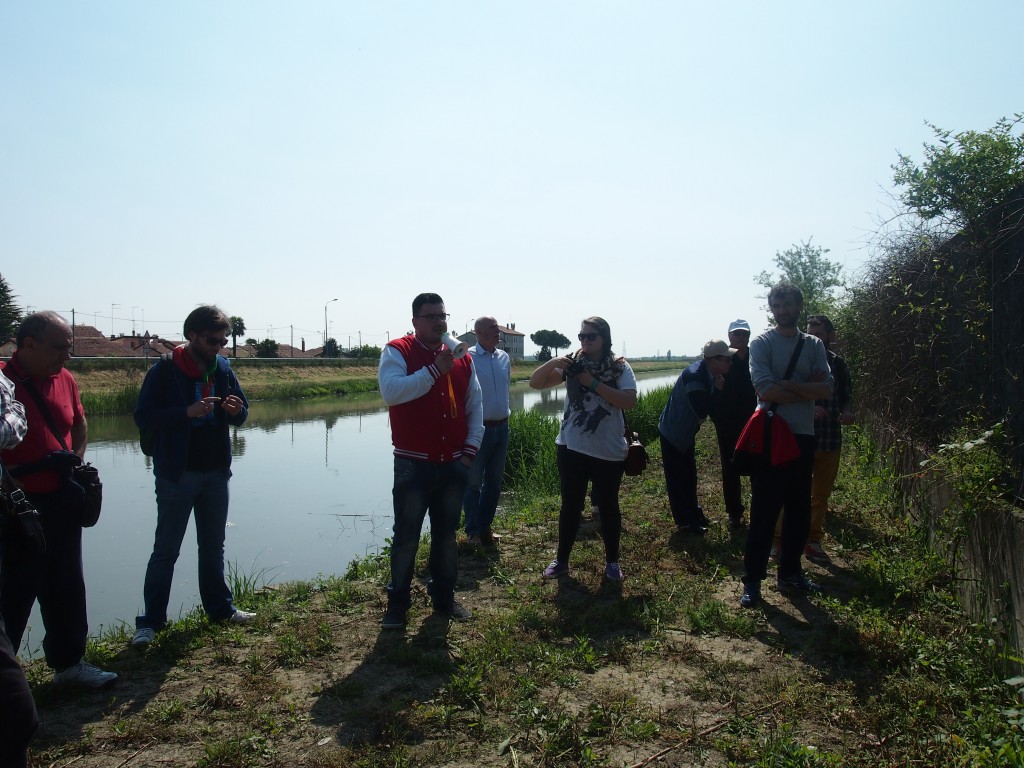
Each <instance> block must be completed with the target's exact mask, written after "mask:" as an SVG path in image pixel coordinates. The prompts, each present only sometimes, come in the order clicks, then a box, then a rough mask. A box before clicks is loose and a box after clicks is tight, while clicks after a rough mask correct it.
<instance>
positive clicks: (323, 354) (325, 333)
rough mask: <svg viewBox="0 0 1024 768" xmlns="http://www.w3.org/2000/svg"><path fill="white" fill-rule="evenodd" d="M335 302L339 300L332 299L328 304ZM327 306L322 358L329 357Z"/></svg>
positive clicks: (325, 305)
mask: <svg viewBox="0 0 1024 768" xmlns="http://www.w3.org/2000/svg"><path fill="white" fill-rule="evenodd" d="M335 301H337V299H331V300H330V301H328V302H327V304H330V303H332V302H335ZM327 304H324V351H323V353H321V355H320V357H327Z"/></svg>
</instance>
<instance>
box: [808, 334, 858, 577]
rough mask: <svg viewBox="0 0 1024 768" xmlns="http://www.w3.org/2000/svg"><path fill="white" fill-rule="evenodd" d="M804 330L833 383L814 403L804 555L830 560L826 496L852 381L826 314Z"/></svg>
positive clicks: (847, 420) (849, 419)
mask: <svg viewBox="0 0 1024 768" xmlns="http://www.w3.org/2000/svg"><path fill="white" fill-rule="evenodd" d="M807 333H809V334H810V335H811V336H817V337H818V338H819V339H821V341H822V343H823V344H824V345H825V354H826V355H827V356H828V367H829V368H830V369H831V370H832V377H833V378H834V379H835V386H834V387H833V389H832V396H831V397H829V398H828V399H827V400H817V401H815V403H814V440H815V450H814V473H813V474H812V476H811V529H810V533H808V535H807V545H806V546H805V547H804V555H805V556H806V557H807V559H808V560H811V561H812V562H819V563H822V562H825V563H827V562H828V561H829V556H828V553H827V552H826V551H825V549H824V548H823V547H822V546H821V540H822V538H823V537H824V526H825V515H826V513H827V512H828V499H829V496H831V495H832V489H833V488H834V487H835V484H836V476H837V475H838V474H839V457H840V452H841V450H842V447H843V427H842V425H843V424H853V423H854V420H855V419H854V415H853V407H852V403H853V382H852V381H851V379H850V367H849V366H848V365H847V364H846V361H845V360H843V358H841V357H840V356H839V355H837V354H836V353H835V352H833V351H832V345H833V344H834V343H835V340H836V331H835V327H834V326H833V325H832V320H831V319H830V318H829V317H828V316H827V315H808V316H807Z"/></svg>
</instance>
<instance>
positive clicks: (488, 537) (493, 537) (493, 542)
mask: <svg viewBox="0 0 1024 768" xmlns="http://www.w3.org/2000/svg"><path fill="white" fill-rule="evenodd" d="M480 541H482V542H483V545H484V546H485V547H496V546H498V542H499V541H501V536H499V535H498V534H496V533H495V532H494V531H492V530H491V529H490V528H488V529H487V530H485V531H484V532H483V533H482V534H481V535H480Z"/></svg>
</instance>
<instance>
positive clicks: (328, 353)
mask: <svg viewBox="0 0 1024 768" xmlns="http://www.w3.org/2000/svg"><path fill="white" fill-rule="evenodd" d="M339 354H340V350H339V349H338V342H337V340H336V339H334V338H333V337H332V338H330V339H328V340H327V343H325V344H324V351H323V352H322V353H321V354H320V357H338V355H339Z"/></svg>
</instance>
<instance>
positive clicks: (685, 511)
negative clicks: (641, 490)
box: [660, 437, 704, 525]
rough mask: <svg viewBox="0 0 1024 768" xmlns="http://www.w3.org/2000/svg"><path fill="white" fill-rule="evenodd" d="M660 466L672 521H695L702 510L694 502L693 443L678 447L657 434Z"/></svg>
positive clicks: (701, 514) (695, 496)
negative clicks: (659, 446)
mask: <svg viewBox="0 0 1024 768" xmlns="http://www.w3.org/2000/svg"><path fill="white" fill-rule="evenodd" d="M660 439H661V467H662V469H664V470H665V489H666V490H667V491H668V506H669V509H671V510H672V519H673V520H674V521H675V523H676V525H698V524H699V523H700V520H701V518H703V516H704V511H703V510H702V509H701V507H700V504H699V503H698V502H697V454H696V446H695V445H691V446H690V448H689V450H686V451H680V450H679V449H678V448H676V447H675V446H674V445H672V443H670V442H669V441H668V440H666V439H665V438H664V437H661V438H660Z"/></svg>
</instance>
